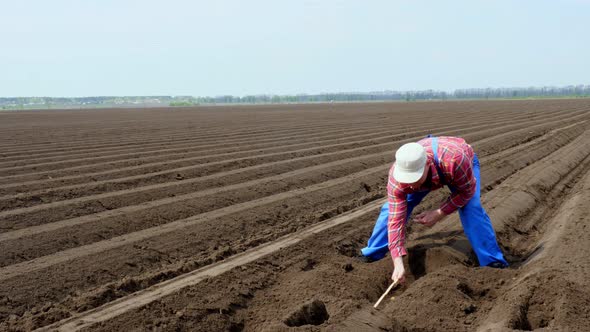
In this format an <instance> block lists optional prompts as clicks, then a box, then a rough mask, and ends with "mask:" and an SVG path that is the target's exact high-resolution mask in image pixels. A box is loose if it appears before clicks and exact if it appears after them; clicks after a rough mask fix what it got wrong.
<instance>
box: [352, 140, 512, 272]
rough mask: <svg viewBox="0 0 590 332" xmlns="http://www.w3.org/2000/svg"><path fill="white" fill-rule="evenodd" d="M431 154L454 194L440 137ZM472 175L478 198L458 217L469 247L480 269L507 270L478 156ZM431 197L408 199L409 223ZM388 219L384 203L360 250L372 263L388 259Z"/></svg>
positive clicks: (417, 194)
mask: <svg viewBox="0 0 590 332" xmlns="http://www.w3.org/2000/svg"><path fill="white" fill-rule="evenodd" d="M429 137H430V136H429ZM432 151H433V152H434V165H435V166H436V170H437V172H438V175H439V178H440V179H441V181H442V182H441V183H442V184H443V185H447V186H448V187H449V189H450V190H451V192H453V191H454V190H453V188H452V187H451V186H449V185H448V184H446V183H445V182H444V177H443V174H442V171H441V169H440V167H439V160H438V138H437V137H433V138H432ZM473 175H474V176H475V178H476V179H477V186H476V189H475V194H474V195H473V197H472V198H471V199H470V200H469V202H467V204H466V205H465V206H463V207H462V208H459V217H460V218H461V224H462V225H463V231H464V232H465V235H466V236H467V239H468V240H469V243H471V247H472V248H473V251H475V254H476V255H477V259H478V260H479V265H481V266H487V265H490V264H492V263H495V262H499V263H501V264H503V265H504V266H508V263H507V262H506V260H505V259H504V256H503V255H502V251H501V250H500V247H499V246H498V243H497V241H496V233H495V232H494V228H493V227H492V222H491V221H490V217H489V216H488V214H487V213H486V211H485V210H484V208H483V206H482V205H481V199H480V189H481V188H480V183H481V180H480V175H479V160H478V159H477V155H475V154H474V155H473ZM428 193H429V191H421V192H415V193H412V194H408V195H407V198H406V199H407V204H408V205H407V214H406V223H407V222H408V219H409V217H410V215H411V214H412V210H413V209H414V207H416V206H417V205H418V204H419V203H420V202H421V201H422V199H423V198H424V197H426V195H427V194H428ZM388 218H389V203H387V202H385V204H383V206H382V207H381V213H380V214H379V217H378V218H377V222H376V223H375V227H374V228H373V234H372V235H371V238H370V239H369V241H368V245H367V247H366V248H363V249H361V251H362V254H363V255H364V256H366V257H369V258H371V259H372V260H379V259H381V258H383V257H385V255H386V254H387V253H388V252H389V248H388V246H387V243H388V239H387V220H388Z"/></svg>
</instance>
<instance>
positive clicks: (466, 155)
mask: <svg viewBox="0 0 590 332" xmlns="http://www.w3.org/2000/svg"><path fill="white" fill-rule="evenodd" d="M418 144H420V145H422V146H424V148H425V150H426V155H427V161H426V167H428V168H429V169H430V172H429V174H430V180H431V181H428V180H426V181H425V183H424V184H423V185H422V187H421V188H419V189H417V190H414V189H412V188H411V187H410V186H409V185H408V184H404V183H399V182H397V181H396V180H395V179H394V178H393V169H394V168H395V164H394V165H392V166H391V169H390V170H389V181H388V183H387V196H388V200H389V219H388V222H387V231H388V240H389V241H388V243H389V251H390V252H391V257H392V258H394V257H399V256H404V255H406V253H407V252H406V249H405V247H404V243H405V238H406V227H405V225H406V221H407V216H406V214H407V202H406V197H407V195H408V194H411V193H414V192H417V191H426V190H428V191H430V190H436V189H439V188H441V187H443V186H444V185H443V184H442V181H441V179H440V178H439V175H438V172H437V170H436V166H435V164H434V153H433V152H432V138H425V139H422V140H420V141H418ZM437 152H438V158H439V167H440V169H441V172H442V174H443V177H444V182H445V184H446V185H449V186H451V187H453V189H454V190H455V192H454V193H452V194H451V196H449V198H448V199H447V200H446V201H445V202H443V204H442V205H441V206H440V209H441V210H442V211H443V212H444V213H445V214H451V213H453V212H455V211H456V210H457V209H458V208H460V207H463V206H464V205H465V204H467V202H469V200H470V199H471V197H473V194H474V193H475V188H476V179H475V177H474V176H473V155H474V152H473V148H472V147H471V146H470V145H469V144H467V143H466V142H465V140H464V139H462V138H459V137H445V136H441V137H439V138H438V151H437Z"/></svg>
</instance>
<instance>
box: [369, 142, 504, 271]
mask: <svg viewBox="0 0 590 332" xmlns="http://www.w3.org/2000/svg"><path fill="white" fill-rule="evenodd" d="M395 159H396V160H395V162H394V164H393V165H392V166H391V169H390V171H389V180H388V183H387V194H388V195H387V196H388V201H387V203H385V204H384V205H383V207H382V208H381V214H380V215H379V218H378V219H377V223H376V224H375V228H374V229H373V234H372V235H371V238H370V239H369V242H368V246H367V247H366V248H363V249H362V250H361V252H362V254H363V256H364V257H363V258H364V259H365V260H368V261H375V260H379V259H381V258H383V257H384V256H385V255H386V254H387V251H389V252H390V253H391V257H392V258H393V266H394V270H393V275H392V279H393V280H394V281H400V282H403V281H404V276H405V270H404V265H403V261H402V256H404V255H406V254H407V253H406V249H405V237H406V230H405V225H406V223H407V221H408V218H409V216H410V215H411V213H412V210H413V209H414V207H416V205H418V203H420V201H422V199H423V198H424V197H425V196H426V195H427V194H428V193H429V192H430V191H432V190H436V189H439V188H442V187H443V186H445V185H446V186H448V187H449V189H450V190H451V195H450V196H449V198H448V199H447V200H446V201H445V202H443V203H442V205H441V206H440V208H439V209H437V210H432V211H426V212H423V213H421V214H419V215H417V216H416V217H415V219H414V221H415V222H418V223H420V224H423V225H426V226H429V227H432V226H433V225H434V224H436V223H437V222H439V221H440V220H442V219H443V218H444V217H445V216H447V215H449V214H451V213H453V212H455V211H456V210H459V216H460V218H461V224H462V225H463V231H464V232H465V235H466V236H467V239H468V240H469V242H470V243H471V246H472V247H473V250H474V251H475V254H476V255H477V259H478V260H479V264H480V265H481V266H490V267H495V268H503V267H506V266H508V263H507V262H506V260H505V259H504V256H503V255H502V251H501V250H500V248H499V246H498V243H497V241H496V234H495V232H494V229H493V227H492V223H491V221H490V217H488V215H487V213H486V211H485V210H484V209H483V207H482V205H481V200H480V182H481V181H480V175H479V160H478V159H477V155H476V154H475V153H474V152H473V148H472V147H471V146H470V145H469V144H467V143H466V142H465V140H464V139H462V138H459V137H444V136H441V137H427V138H425V139H422V140H420V141H418V142H417V143H408V144H404V145H403V146H402V147H400V148H399V149H398V150H397V152H396V153H395Z"/></svg>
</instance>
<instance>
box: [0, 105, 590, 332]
mask: <svg viewBox="0 0 590 332" xmlns="http://www.w3.org/2000/svg"><path fill="white" fill-rule="evenodd" d="M589 129H590V100H585V99H579V100H545V101H493V102H492V101H490V102H484V101H473V102H423V103H371V104H330V105H286V106H240V107H197V108H185V109H183V108H174V109H169V108H164V109H143V110H137V109H114V110H87V111H65V110H56V111H43V112H35V111H29V112H5V113H0V130H1V132H0V138H1V141H0V330H2V331H5V330H6V331H11V330H15V331H21V330H36V329H40V330H54V329H55V330H63V331H76V330H84V331H114V330H136V331H144V330H155V331H178V330H186V331H260V330H266V331H281V330H304V331H307V330H309V331H431V330H432V331H435V330H454V331H474V330H481V331H486V330H490V331H497V330H535V329H539V328H545V329H547V330H552V331H553V330H563V331H576V330H577V331H589V330H590V281H589V280H590V279H589V278H588V277H587V276H588V275H590V246H589V244H590V226H589V225H590V204H589V203H588V202H589V201H590V172H589V170H590V130H589ZM430 133H432V134H435V135H450V136H461V137H464V138H465V139H466V140H467V141H468V142H469V143H470V144H471V145H472V146H473V147H474V149H475V151H476V153H477V154H478V156H479V158H480V161H481V165H482V184H481V187H482V201H483V204H484V207H486V209H487V210H488V213H489V214H490V217H491V218H492V222H493V224H494V227H495V229H496V232H497V235H498V240H499V243H500V245H501V247H502V249H503V250H504V252H505V254H506V257H507V259H508V260H509V262H510V263H511V267H510V268H508V269H503V270H498V269H491V268H482V267H478V266H477V263H476V259H475V258H474V255H473V253H472V252H471V248H470V246H469V243H468V242H467V240H466V238H465V237H464V235H463V233H462V228H461V224H460V222H459V219H458V216H457V215H456V214H455V215H452V216H450V217H448V218H446V219H445V220H444V221H443V222H441V223H439V224H437V225H435V227H433V228H431V229H430V228H425V227H423V226H421V225H412V224H410V225H409V231H408V234H409V235H408V236H409V240H408V250H409V255H408V256H407V259H406V264H407V268H406V270H407V271H408V281H407V283H406V284H405V285H404V286H403V287H398V288H396V289H395V291H394V292H393V293H392V296H393V297H392V296H389V297H387V298H386V300H385V302H384V303H383V304H382V305H381V307H379V309H373V308H372V305H373V303H374V302H375V301H376V300H377V299H378V298H379V296H380V295H381V293H382V292H383V291H384V290H385V289H386V288H387V286H388V285H389V283H390V276H391V269H392V264H391V260H390V258H386V259H383V260H382V261H379V262H375V263H371V264H367V263H362V262H361V261H359V260H358V259H357V257H356V256H357V255H358V251H359V249H360V248H361V247H363V245H364V244H365V242H366V240H367V239H368V237H369V235H370V233H371V230H372V227H373V223H374V220H375V218H376V217H377V215H378V212H379V207H380V205H381V204H382V203H383V202H384V200H385V185H386V177H387V171H388V169H389V167H390V165H391V163H392V161H393V155H394V152H395V150H396V149H397V148H398V147H399V146H400V145H402V144H404V143H407V142H412V141H416V140H418V139H420V138H422V137H424V136H425V135H427V134H430ZM446 195H448V191H447V190H446V189H445V190H440V191H438V192H434V193H431V194H430V195H429V196H428V197H427V199H426V200H425V201H424V202H423V203H422V204H421V205H420V207H419V208H418V209H417V210H416V213H418V212H420V211H422V210H424V209H427V208H431V207H434V206H436V205H438V202H440V201H441V200H442V199H444V198H445V196H446Z"/></svg>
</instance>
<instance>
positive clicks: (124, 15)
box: [0, 0, 590, 97]
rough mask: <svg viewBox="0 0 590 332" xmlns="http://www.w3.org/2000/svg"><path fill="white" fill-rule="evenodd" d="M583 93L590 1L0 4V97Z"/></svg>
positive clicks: (588, 65)
mask: <svg viewBox="0 0 590 332" xmlns="http://www.w3.org/2000/svg"><path fill="white" fill-rule="evenodd" d="M570 84H590V0H561V1H555V0H513V1H505V0H489V1H479V0H465V1H453V0H447V1H441V0H431V1H426V0H425V1H419V0H405V1H395V0H383V1H377V0H375V1H371V0H365V1H363V0H350V1H346V0H307V1H305V0H291V1H288V0H268V1H266V0H264V1H263V0H248V1H237V0H236V1H229V0H207V1H188V0H187V1H181V0H166V1H164V0H161V1H151V0H141V1H130V0H72V1H66V0H52V1H46V0H39V1H28V0H19V1H9V0H2V1H1V5H0V97H9V96H50V97H56V96H98V95H193V96H216V95H224V94H232V95H238V96H243V95H247V94H266V93H269V94H296V93H319V92H351V91H378V90H402V91H405V90H422V89H440V90H448V91H452V90H454V89H456V88H471V87H516V86H519V87H521V86H544V85H553V86H561V85H570Z"/></svg>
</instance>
